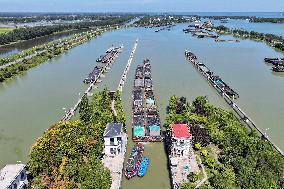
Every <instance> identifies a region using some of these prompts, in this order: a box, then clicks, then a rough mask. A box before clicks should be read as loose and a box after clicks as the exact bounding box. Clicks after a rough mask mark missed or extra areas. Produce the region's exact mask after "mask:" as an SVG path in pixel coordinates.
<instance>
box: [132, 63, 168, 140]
mask: <svg viewBox="0 0 284 189" xmlns="http://www.w3.org/2000/svg"><path fill="white" fill-rule="evenodd" d="M132 111H133V117H132V133H133V135H132V140H133V141H136V142H160V141H163V137H162V134H161V122H160V116H159V111H158V109H157V105H156V99H155V96H154V92H153V82H152V75H151V65H150V61H149V60H144V61H143V66H141V65H138V66H137V68H136V73H135V80H134V86H133V108H132Z"/></svg>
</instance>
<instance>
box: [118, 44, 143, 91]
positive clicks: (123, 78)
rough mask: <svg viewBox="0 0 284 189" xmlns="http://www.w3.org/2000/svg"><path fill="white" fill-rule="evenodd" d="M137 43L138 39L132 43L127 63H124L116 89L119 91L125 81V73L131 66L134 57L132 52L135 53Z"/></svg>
mask: <svg viewBox="0 0 284 189" xmlns="http://www.w3.org/2000/svg"><path fill="white" fill-rule="evenodd" d="M137 45H138V39H136V41H135V43H134V46H133V49H132V51H131V53H130V56H129V59H128V61H127V64H126V67H125V69H124V71H123V74H122V76H121V79H120V81H119V84H118V87H117V90H119V91H120V92H122V89H123V87H124V84H125V81H126V78H127V74H128V72H129V69H130V66H131V64H132V61H133V58H134V54H135V52H136V49H137Z"/></svg>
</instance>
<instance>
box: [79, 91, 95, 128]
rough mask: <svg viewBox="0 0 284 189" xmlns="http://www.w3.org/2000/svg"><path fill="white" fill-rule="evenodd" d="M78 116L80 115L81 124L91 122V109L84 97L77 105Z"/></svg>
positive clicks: (86, 98)
mask: <svg viewBox="0 0 284 189" xmlns="http://www.w3.org/2000/svg"><path fill="white" fill-rule="evenodd" d="M79 114H80V120H81V121H82V122H83V123H89V122H90V121H91V116H92V107H91V105H90V104H89V100H88V97H87V96H86V95H84V96H83V97H82V101H81V103H80V105H79Z"/></svg>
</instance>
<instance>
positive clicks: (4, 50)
mask: <svg viewBox="0 0 284 189" xmlns="http://www.w3.org/2000/svg"><path fill="white" fill-rule="evenodd" d="M79 32H81V31H80V30H73V31H67V32H60V33H57V34H53V35H48V36H43V37H39V38H36V39H30V40H27V41H22V42H18V43H14V44H10V45H4V46H0V58H4V57H7V56H10V55H12V54H15V53H18V52H20V51H23V50H26V49H29V48H32V47H34V46H36V45H42V44H44V43H48V42H51V41H55V40H57V39H63V38H65V37H68V36H71V35H73V34H76V33H79Z"/></svg>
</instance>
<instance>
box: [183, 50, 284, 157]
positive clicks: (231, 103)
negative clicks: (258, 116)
mask: <svg viewBox="0 0 284 189" xmlns="http://www.w3.org/2000/svg"><path fill="white" fill-rule="evenodd" d="M187 53H190V54H192V55H193V53H191V52H189V51H185V54H186V58H187V60H188V61H190V62H191V63H192V64H193V65H194V66H195V68H196V69H197V70H198V71H199V72H200V73H201V74H202V75H203V76H204V77H205V79H206V80H207V81H208V82H209V83H210V84H211V86H212V87H213V88H214V89H216V90H217V91H218V94H219V95H220V96H222V98H223V99H224V100H225V101H226V102H227V104H228V105H229V106H230V107H231V108H232V109H233V110H234V112H235V113H236V114H237V115H238V117H239V118H240V120H241V121H243V122H244V123H245V124H246V125H247V126H248V127H249V128H250V129H251V130H253V129H255V130H257V131H258V132H259V134H260V135H261V136H262V138H263V139H264V140H267V141H269V142H270V144H271V146H272V147H273V148H274V149H275V150H276V151H277V152H279V153H280V154H281V155H282V156H283V157H284V153H283V152H282V150H281V149H280V148H279V147H278V146H277V145H276V144H274V143H273V142H272V141H271V140H270V138H269V137H268V135H267V134H266V133H265V132H263V131H262V130H261V129H260V128H258V127H257V125H256V124H255V123H254V122H253V120H252V119H251V118H250V117H249V116H247V115H246V113H245V112H244V111H243V110H242V109H241V108H240V107H239V106H238V105H237V104H236V102H235V101H234V98H231V97H230V96H229V95H228V94H226V92H225V91H224V89H223V88H221V87H220V86H219V85H217V84H215V82H214V81H213V80H212V78H211V77H210V76H211V75H210V73H208V72H204V71H203V69H202V67H201V65H203V64H202V63H200V62H198V60H197V58H196V56H195V55H194V57H195V58H192V56H188V55H187Z"/></svg>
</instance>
